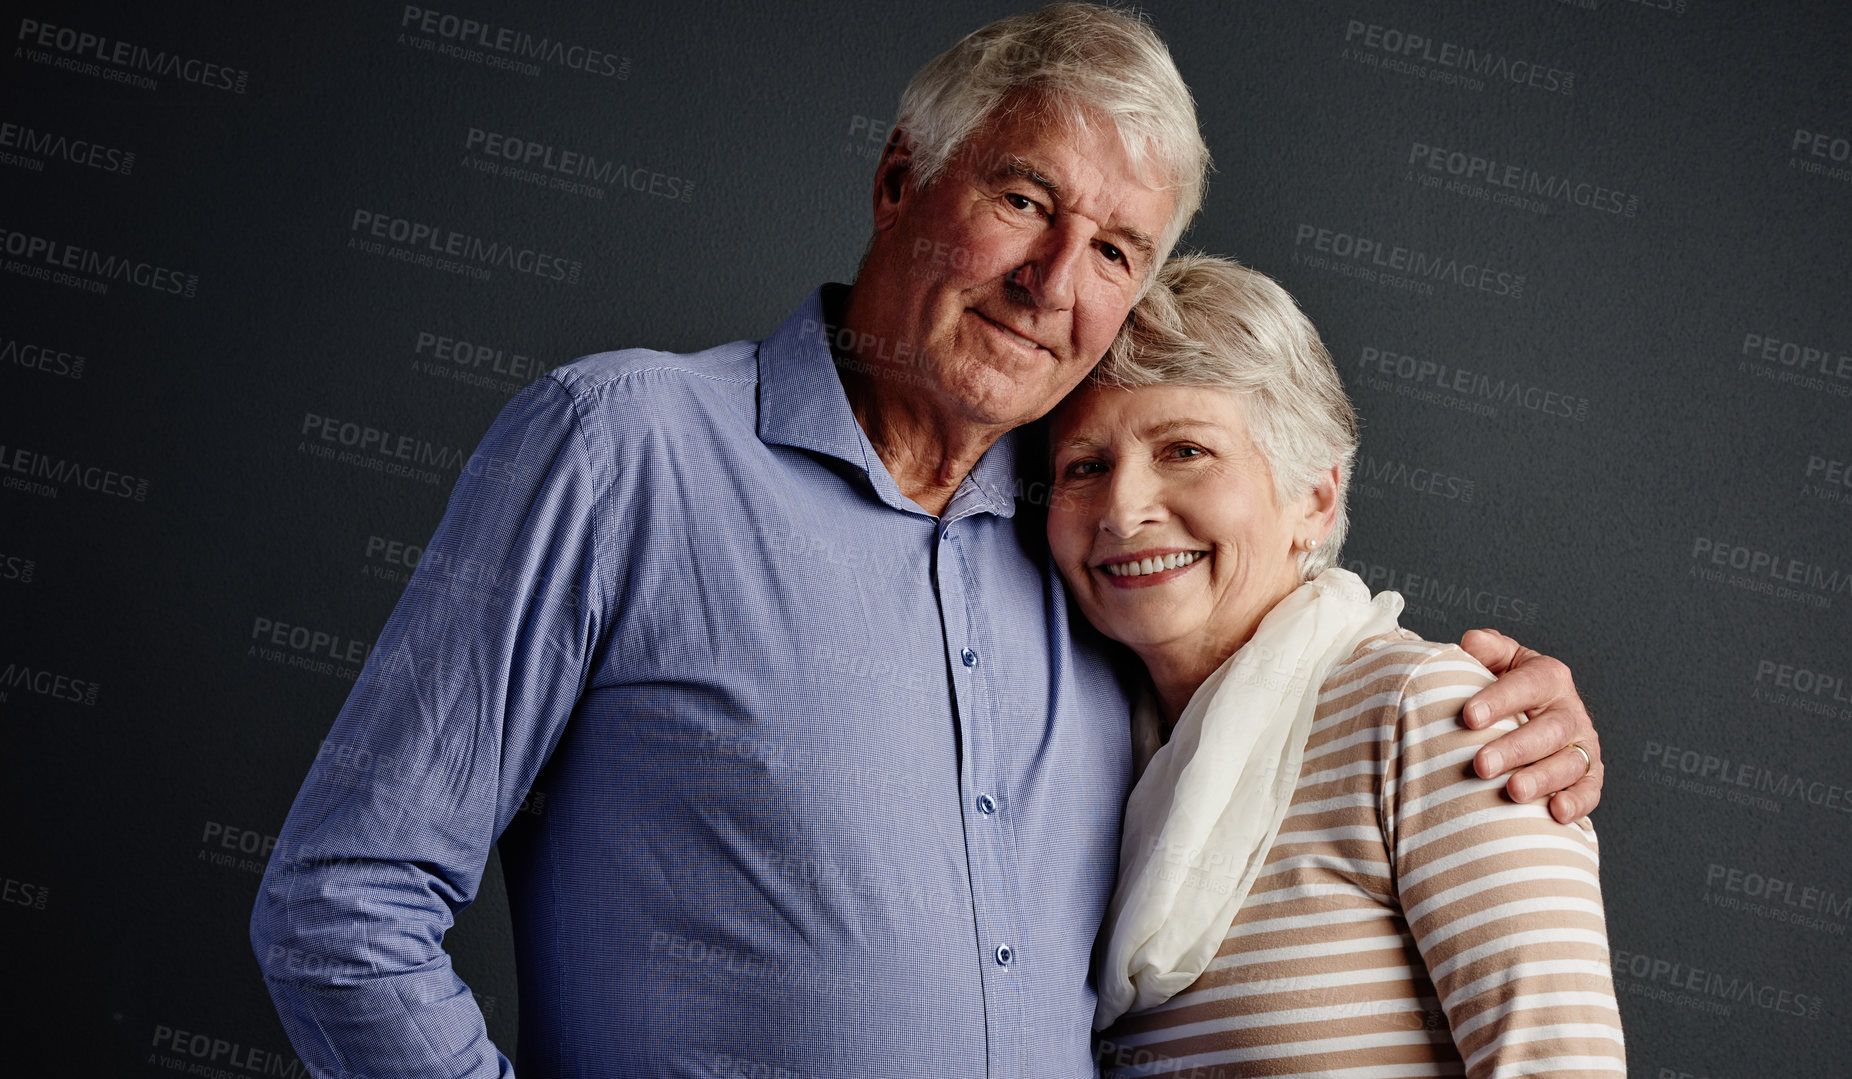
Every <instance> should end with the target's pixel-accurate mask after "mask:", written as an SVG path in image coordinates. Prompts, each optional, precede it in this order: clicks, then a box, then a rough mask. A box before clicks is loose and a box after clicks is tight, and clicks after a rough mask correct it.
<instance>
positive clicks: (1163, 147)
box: [895, 3, 1209, 286]
mask: <svg viewBox="0 0 1852 1079" xmlns="http://www.w3.org/2000/svg"><path fill="white" fill-rule="evenodd" d="M1019 107H1040V108H1044V109H1047V110H1048V111H1049V112H1050V114H1051V115H1050V119H1051V120H1054V121H1056V122H1058V123H1063V124H1067V125H1070V126H1072V127H1073V128H1074V129H1075V130H1078V131H1086V130H1088V125H1089V123H1097V122H1098V119H1099V118H1101V117H1103V118H1105V119H1106V120H1107V121H1108V122H1110V123H1111V124H1112V125H1113V128H1114V130H1115V131H1116V132H1117V133H1118V136H1119V141H1120V143H1121V144H1122V145H1123V146H1124V147H1125V152H1126V155H1127V156H1128V157H1129V158H1130V159H1131V162H1132V166H1133V168H1134V169H1137V170H1139V171H1140V172H1144V171H1145V170H1146V169H1147V168H1148V166H1149V165H1152V164H1155V165H1156V166H1157V171H1158V172H1159V173H1160V181H1159V182H1160V183H1161V184H1162V185H1163V186H1165V187H1167V188H1168V189H1169V190H1170V191H1171V192H1172V193H1173V194H1174V196H1175V197H1176V200H1177V204H1176V207H1175V208H1174V209H1173V210H1172V211H1171V219H1170V222H1169V223H1168V224H1167V225H1166V226H1165V228H1164V232H1163V234H1162V235H1161V236H1160V237H1158V241H1157V251H1156V252H1155V255H1156V261H1155V262H1154V263H1153V265H1156V264H1157V262H1161V261H1162V260H1163V258H1164V257H1165V256H1166V255H1168V254H1169V253H1170V249H1171V247H1172V246H1173V245H1174V244H1175V243H1176V242H1177V237H1179V236H1181V235H1183V230H1184V228H1186V227H1187V226H1188V225H1189V223H1190V219H1191V218H1192V217H1194V216H1196V211H1197V209H1198V208H1200V207H1201V206H1202V200H1203V189H1204V185H1205V184H1206V182H1207V174H1208V171H1209V147H1208V144H1207V143H1205V142H1203V137H1202V132H1201V131H1200V130H1199V129H1198V128H1197V126H1196V104H1195V102H1194V101H1193V100H1192V99H1191V97H1190V88H1189V87H1188V86H1185V85H1184V83H1183V76H1182V75H1180V74H1178V73H1177V65H1176V64H1175V63H1174V62H1173V61H1172V60H1171V58H1170V50H1169V49H1168V48H1166V47H1165V45H1164V41H1163V39H1162V38H1160V37H1158V35H1157V32H1156V31H1155V30H1153V29H1152V28H1151V25H1150V24H1149V23H1148V22H1146V21H1145V19H1144V17H1143V16H1142V15H1140V14H1137V13H1135V12H1132V11H1128V10H1124V9H1120V8H1113V7H1104V6H1101V5H1098V4H1079V3H1062V4H1050V5H1049V6H1047V7H1045V8H1042V9H1041V10H1039V11H1032V12H1029V13H1027V14H1023V15H1011V16H1009V17H1007V18H1002V19H998V20H997V21H996V22H993V23H991V24H989V25H988V26H984V27H981V28H979V29H977V30H974V31H972V32H971V33H969V34H967V35H965V38H964V40H962V41H960V42H959V43H958V44H956V45H954V46H952V47H951V48H950V49H947V50H946V51H945V52H943V53H940V54H939V55H938V56H936V57H934V58H933V59H932V60H931V61H930V62H929V63H927V65H926V66H925V67H923V68H921V69H920V70H919V72H918V73H916V74H915V75H914V76H913V81H912V82H910V83H908V84H907V89H906V91H905V92H904V93H902V94H901V95H900V115H899V117H898V119H896V120H895V127H896V129H897V130H899V131H904V132H905V133H906V135H907V137H908V138H909V139H910V141H911V144H912V151H913V162H912V177H911V178H912V182H913V184H914V187H915V189H916V190H924V189H925V188H927V187H929V186H931V185H932V183H933V181H934V180H936V179H938V178H939V176H940V175H941V174H942V173H943V172H944V170H945V168H946V166H947V165H948V164H949V163H950V162H951V161H952V159H953V158H955V157H956V156H957V155H958V153H959V151H960V150H962V149H964V148H965V147H966V145H967V144H968V143H969V142H970V141H971V139H972V138H973V137H974V136H976V135H979V134H981V133H982V132H983V131H984V129H985V128H986V127H987V126H988V125H989V124H990V123H991V122H992V121H994V120H996V119H998V118H999V116H1000V111H999V110H1003V109H1014V108H1019ZM1150 280H1151V278H1150V276H1148V277H1147V279H1146V283H1147V286H1148V285H1149V282H1150Z"/></svg>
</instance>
